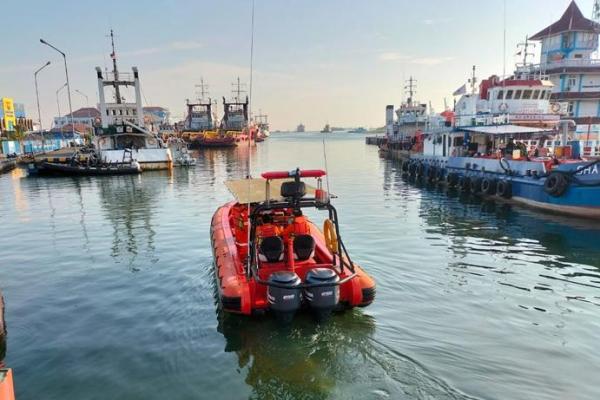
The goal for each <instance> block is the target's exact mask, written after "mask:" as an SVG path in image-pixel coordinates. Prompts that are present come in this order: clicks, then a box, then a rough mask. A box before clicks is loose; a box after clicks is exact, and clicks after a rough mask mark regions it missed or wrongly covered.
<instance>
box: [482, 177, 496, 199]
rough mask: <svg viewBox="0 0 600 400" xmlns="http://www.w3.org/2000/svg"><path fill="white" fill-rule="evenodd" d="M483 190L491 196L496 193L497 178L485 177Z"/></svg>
mask: <svg viewBox="0 0 600 400" xmlns="http://www.w3.org/2000/svg"><path fill="white" fill-rule="evenodd" d="M481 192H482V193H483V194H485V195H488V196H491V195H493V194H495V193H496V180H495V179H493V178H483V180H482V181H481Z"/></svg>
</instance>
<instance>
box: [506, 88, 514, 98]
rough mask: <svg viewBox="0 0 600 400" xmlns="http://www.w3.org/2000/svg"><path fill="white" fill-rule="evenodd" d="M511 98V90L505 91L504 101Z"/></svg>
mask: <svg viewBox="0 0 600 400" xmlns="http://www.w3.org/2000/svg"><path fill="white" fill-rule="evenodd" d="M512 97H513V91H512V90H507V91H506V100H510V99H512Z"/></svg>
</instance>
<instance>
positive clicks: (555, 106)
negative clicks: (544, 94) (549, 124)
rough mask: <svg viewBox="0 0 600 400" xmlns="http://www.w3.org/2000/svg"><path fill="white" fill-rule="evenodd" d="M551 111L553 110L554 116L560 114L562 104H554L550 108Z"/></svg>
mask: <svg viewBox="0 0 600 400" xmlns="http://www.w3.org/2000/svg"><path fill="white" fill-rule="evenodd" d="M550 109H551V110H552V112H553V113H554V114H558V113H559V111H560V104H558V103H552V105H551V106H550Z"/></svg>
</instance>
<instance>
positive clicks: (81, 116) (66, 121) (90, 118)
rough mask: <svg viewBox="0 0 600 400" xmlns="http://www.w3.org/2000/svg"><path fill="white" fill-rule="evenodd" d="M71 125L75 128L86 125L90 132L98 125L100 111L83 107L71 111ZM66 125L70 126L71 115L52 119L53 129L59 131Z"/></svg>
mask: <svg viewBox="0 0 600 400" xmlns="http://www.w3.org/2000/svg"><path fill="white" fill-rule="evenodd" d="M73 123H74V124H75V126H78V125H87V127H88V128H89V130H90V131H93V129H94V126H95V125H98V124H99V123H100V111H98V109H97V108H96V107H83V108H80V109H79V110H75V111H73ZM66 125H69V127H70V126H71V114H67V115H63V116H58V117H54V127H55V128H58V129H61V128H64V127H65V126H66Z"/></svg>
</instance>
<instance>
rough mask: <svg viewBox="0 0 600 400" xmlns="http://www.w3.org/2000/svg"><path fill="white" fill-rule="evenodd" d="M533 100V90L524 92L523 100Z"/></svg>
mask: <svg viewBox="0 0 600 400" xmlns="http://www.w3.org/2000/svg"><path fill="white" fill-rule="evenodd" d="M529 99H531V90H524V91H523V100H529Z"/></svg>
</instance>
